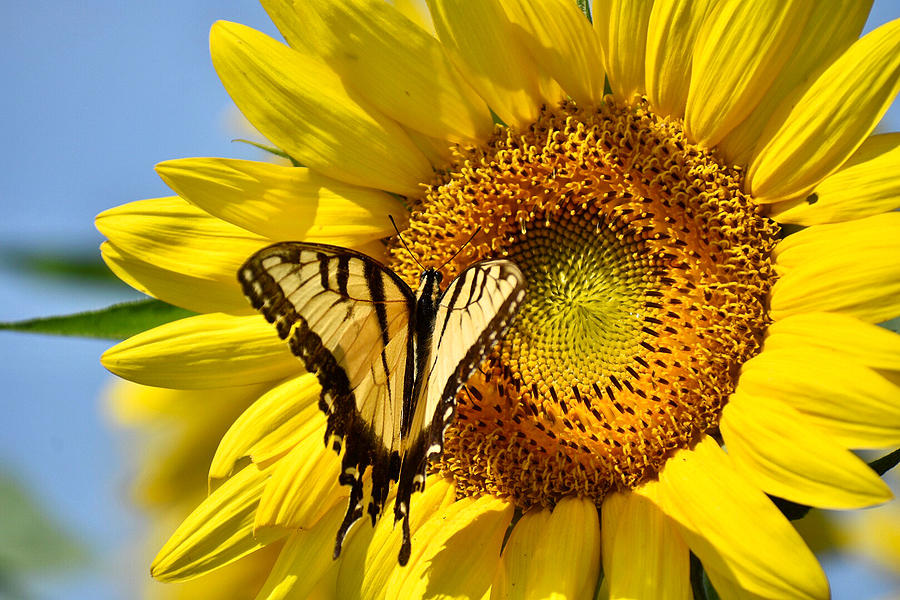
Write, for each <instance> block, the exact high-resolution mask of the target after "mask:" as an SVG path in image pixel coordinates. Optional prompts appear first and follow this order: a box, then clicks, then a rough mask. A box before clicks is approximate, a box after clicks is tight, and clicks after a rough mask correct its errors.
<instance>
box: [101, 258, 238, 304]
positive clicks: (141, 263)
mask: <svg viewBox="0 0 900 600" xmlns="http://www.w3.org/2000/svg"><path fill="white" fill-rule="evenodd" d="M100 253H101V256H102V257H103V261H104V262H105V263H106V266H107V267H109V270H110V271H112V272H113V273H114V274H115V275H116V277H118V278H119V279H121V280H122V281H124V282H125V283H127V284H128V285H130V286H131V287H133V288H134V289H136V290H138V291H140V292H143V293H144V294H147V295H148V296H152V297H154V298H157V299H159V300H162V301H163V302H168V303H169V304H172V305H174V306H180V307H181V308H185V309H187V310H191V311H194V312H198V313H203V312H227V313H230V314H234V315H240V314H252V313H253V312H255V311H254V310H253V307H252V306H250V302H249V301H248V300H247V298H245V297H244V294H243V292H242V291H241V288H240V286H239V285H237V283H236V282H237V278H236V277H235V280H234V282H230V281H228V282H226V281H224V280H221V279H205V278H200V277H194V276H193V275H186V274H184V273H180V272H177V271H170V270H168V269H164V268H160V267H158V266H157V265H155V264H153V263H152V262H147V261H146V260H144V259H141V258H138V257H136V256H134V255H133V254H129V253H127V252H123V251H122V250H120V249H119V248H117V247H116V246H114V245H112V244H110V243H109V242H103V243H102V244H101V245H100ZM235 273H237V271H235Z"/></svg>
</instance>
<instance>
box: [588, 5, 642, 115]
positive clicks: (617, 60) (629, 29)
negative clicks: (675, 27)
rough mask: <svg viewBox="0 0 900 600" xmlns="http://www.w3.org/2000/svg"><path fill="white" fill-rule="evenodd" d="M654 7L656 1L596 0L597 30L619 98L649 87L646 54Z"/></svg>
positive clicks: (612, 83) (594, 10) (594, 11)
mask: <svg viewBox="0 0 900 600" xmlns="http://www.w3.org/2000/svg"><path fill="white" fill-rule="evenodd" d="M652 8H653V0H608V1H606V0H604V1H598V0H594V4H593V10H592V14H593V18H594V31H596V32H597V39H598V40H599V41H600V47H601V48H602V49H603V66H604V70H605V71H606V76H607V77H608V78H609V85H610V87H611V88H612V91H613V94H614V95H615V96H616V98H618V99H619V100H626V101H627V100H630V99H631V97H632V96H633V95H634V94H643V93H644V91H645V90H646V89H647V87H646V84H645V83H644V69H645V67H644V64H645V60H644V55H645V53H646V49H647V27H648V23H649V22H650V11H651V10H652Z"/></svg>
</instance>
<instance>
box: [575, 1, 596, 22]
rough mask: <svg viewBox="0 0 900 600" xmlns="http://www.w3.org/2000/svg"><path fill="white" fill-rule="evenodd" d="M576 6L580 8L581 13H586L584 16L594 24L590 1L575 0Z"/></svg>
mask: <svg viewBox="0 0 900 600" xmlns="http://www.w3.org/2000/svg"><path fill="white" fill-rule="evenodd" d="M575 4H577V5H578V8H579V9H581V12H583V13H584V16H586V17H587V19H588V21H590V22H591V23H593V22H594V19H593V18H591V3H590V2H588V0H575Z"/></svg>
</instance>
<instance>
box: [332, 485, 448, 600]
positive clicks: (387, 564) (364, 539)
mask: <svg viewBox="0 0 900 600" xmlns="http://www.w3.org/2000/svg"><path fill="white" fill-rule="evenodd" d="M455 502H456V487H455V486H454V485H453V484H452V482H451V481H449V480H447V479H445V478H443V477H441V476H439V475H432V476H430V477H428V478H427V480H426V485H425V491H424V492H422V493H421V494H414V495H413V497H412V502H411V507H410V508H411V512H410V514H409V528H410V532H412V533H413V537H412V549H413V552H414V553H415V552H418V551H419V549H418V548H417V547H416V542H417V538H416V537H415V532H417V531H418V530H419V528H420V527H421V526H422V524H423V523H425V521H426V520H428V519H429V518H431V517H432V516H433V515H434V514H441V513H442V512H443V511H444V509H446V508H448V507H450V506H451V505H453V504H454V503H455ZM393 514H394V507H393V503H392V504H391V506H390V508H389V509H388V510H386V511H385V515H386V518H383V519H380V520H379V521H378V522H377V523H376V524H375V528H374V530H373V529H372V527H371V526H370V525H369V524H368V522H366V521H362V522H360V523H359V524H358V525H356V526H355V527H354V528H353V529H352V530H351V532H352V531H358V532H359V533H358V534H357V536H356V538H355V539H353V540H350V543H349V544H348V545H347V546H346V548H345V551H344V552H345V554H344V555H343V560H342V564H341V572H340V575H339V577H338V589H337V592H338V593H337V597H338V598H362V599H363V600H384V599H385V598H387V599H388V600H390V599H391V598H393V597H392V596H387V595H386V594H387V586H388V585H389V583H390V582H391V581H392V580H395V579H398V578H401V577H402V576H403V574H402V573H400V569H405V568H408V567H409V565H407V567H400V566H399V565H398V564H397V555H398V554H399V552H400V543H401V541H402V537H401V531H400V527H395V526H394V519H393V517H392V515H393ZM366 532H369V535H364V534H365V533H366ZM410 560H412V558H410Z"/></svg>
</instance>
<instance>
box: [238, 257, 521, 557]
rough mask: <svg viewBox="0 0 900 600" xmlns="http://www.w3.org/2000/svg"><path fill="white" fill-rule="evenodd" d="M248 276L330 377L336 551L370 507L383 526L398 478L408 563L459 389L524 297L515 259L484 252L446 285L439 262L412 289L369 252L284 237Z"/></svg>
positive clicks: (286, 330) (327, 406)
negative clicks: (342, 502) (342, 493)
mask: <svg viewBox="0 0 900 600" xmlns="http://www.w3.org/2000/svg"><path fill="white" fill-rule="evenodd" d="M238 279H239V280H240V283H241V285H242V287H243V290H244V294H245V295H246V296H247V298H248V299H249V300H250V302H251V304H252V305H253V307H254V308H256V309H257V310H259V311H260V312H262V314H263V315H265V317H266V319H267V320H268V321H269V322H270V323H273V324H274V325H275V327H276V329H277V331H278V335H279V336H280V337H281V338H282V339H284V340H286V341H287V343H288V345H289V347H290V349H291V351H292V352H293V353H294V354H295V355H296V356H297V357H299V358H300V360H301V361H303V364H304V365H305V366H306V369H307V371H309V372H311V373H316V375H317V376H318V380H319V383H320V384H321V387H322V391H321V396H320V398H319V407H320V408H321V409H322V411H323V412H324V413H325V415H326V416H327V422H328V424H327V428H326V433H325V443H326V445H327V444H329V443H330V444H331V445H332V448H333V449H334V450H335V451H336V452H338V454H340V453H341V450H342V448H343V456H342V459H341V472H340V475H339V476H338V480H339V482H340V483H341V484H342V485H348V486H350V500H349V504H348V506H347V512H346V514H345V516H344V519H343V521H342V522H341V525H340V527H339V528H338V532H337V538H336V540H335V548H334V558H337V557H338V556H339V555H340V551H341V545H342V543H343V540H344V537H345V536H346V534H347V531H348V530H349V528H350V526H351V525H352V524H353V523H354V522H356V521H357V520H358V519H359V518H360V517H361V516H362V515H363V507H364V506H366V505H367V508H366V510H367V512H368V513H369V515H370V516H371V520H372V524H373V525H374V524H375V522H376V520H377V519H378V517H379V516H380V515H381V513H382V509H383V507H384V504H385V502H386V501H387V496H388V491H389V488H390V485H391V482H392V481H393V482H396V483H397V497H396V500H395V502H394V522H395V523H396V522H398V521H401V520H402V521H403V541H402V543H401V547H400V553H399V556H398V562H399V564H400V565H405V564H406V563H407V562H408V561H409V556H410V552H411V542H410V530H409V512H410V497H411V496H412V493H413V492H414V491H421V490H422V489H423V488H424V486H425V469H426V466H427V463H428V461H429V460H431V459H434V458H435V457H437V456H439V455H440V454H441V452H442V451H443V441H444V431H445V429H446V428H447V426H448V425H449V424H450V423H451V422H452V420H453V418H454V417H455V413H456V395H457V393H458V392H459V390H460V388H461V387H462V386H463V384H465V383H466V381H467V380H468V379H469V377H471V376H472V374H473V373H474V371H475V369H477V368H478V367H480V366H481V364H482V363H483V362H484V360H485V358H486V356H487V354H488V353H489V352H490V351H491V350H492V349H493V347H494V346H495V345H496V344H497V342H499V341H500V339H501V337H502V336H503V335H504V334H505V333H506V331H507V329H508V328H509V327H510V325H511V323H512V321H513V318H514V316H515V313H516V309H517V307H518V306H519V304H520V303H521V302H522V299H523V297H524V295H525V282H524V278H523V276H522V273H521V271H520V270H519V269H518V267H516V265H515V264H513V263H512V262H510V261H507V260H484V261H481V262H477V263H475V264H473V265H471V266H469V267H468V268H467V269H465V270H464V271H463V272H462V273H460V275H459V276H458V277H456V278H455V279H454V280H453V281H451V282H450V283H449V285H447V288H446V290H444V291H443V292H442V291H441V288H440V284H441V280H442V275H441V273H440V271H439V270H437V269H434V268H428V269H424V270H423V272H422V275H421V278H420V280H419V286H418V289H417V291H416V292H415V293H413V291H412V289H410V287H409V286H408V285H407V284H406V283H405V282H404V281H403V280H402V279H401V278H400V277H399V276H398V275H397V274H396V273H394V272H393V271H391V270H390V269H388V268H386V267H385V266H383V265H382V264H380V263H379V262H378V261H376V260H375V259H373V258H370V257H368V256H366V255H365V254H362V253H360V252H356V251H354V250H350V249H347V248H341V247H338V246H330V245H326V244H313V243H305V242H283V243H278V244H275V245H273V246H269V247H267V248H264V249H263V250H260V251H259V252H257V253H256V254H254V255H253V256H252V257H250V259H249V260H247V262H246V263H245V264H244V265H243V266H242V267H241V269H240V270H239V272H238ZM369 468H371V483H370V485H364V481H363V475H364V474H365V472H366V470H367V469H369Z"/></svg>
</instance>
